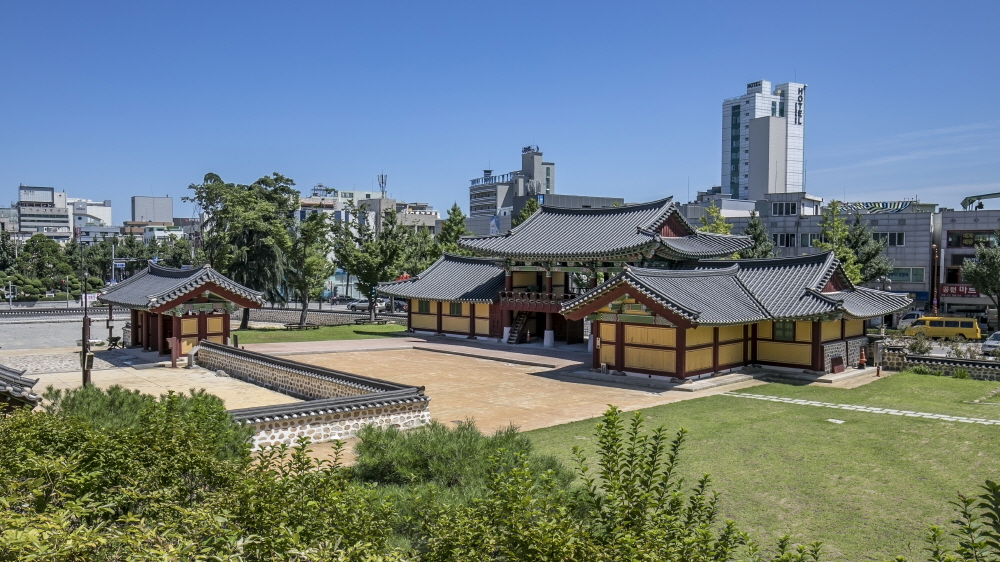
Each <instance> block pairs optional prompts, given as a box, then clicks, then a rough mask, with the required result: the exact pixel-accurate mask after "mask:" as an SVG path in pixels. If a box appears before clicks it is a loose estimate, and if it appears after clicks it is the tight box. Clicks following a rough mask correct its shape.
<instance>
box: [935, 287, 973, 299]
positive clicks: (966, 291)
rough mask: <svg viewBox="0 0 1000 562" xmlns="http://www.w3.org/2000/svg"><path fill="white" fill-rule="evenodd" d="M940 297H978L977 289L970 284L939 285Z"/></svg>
mask: <svg viewBox="0 0 1000 562" xmlns="http://www.w3.org/2000/svg"><path fill="white" fill-rule="evenodd" d="M941 296H942V297H978V296H979V291H977V290H976V288H975V287H973V286H972V285H941Z"/></svg>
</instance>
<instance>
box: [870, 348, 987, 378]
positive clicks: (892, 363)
mask: <svg viewBox="0 0 1000 562" xmlns="http://www.w3.org/2000/svg"><path fill="white" fill-rule="evenodd" d="M917 366H923V367H925V368H927V369H929V370H931V371H940V372H941V374H942V375H945V376H949V377H950V376H954V374H955V371H957V370H958V369H964V370H965V372H966V373H968V374H969V378H971V379H976V380H981V381H1000V361H982V360H977V359H949V358H947V357H936V356H930V355H907V354H906V353H905V352H904V351H901V350H899V351H897V350H892V351H890V350H885V351H883V352H882V368H883V369H885V370H887V371H904V370H906V369H912V368H914V367H917Z"/></svg>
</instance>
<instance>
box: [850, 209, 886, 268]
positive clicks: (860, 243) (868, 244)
mask: <svg viewBox="0 0 1000 562" xmlns="http://www.w3.org/2000/svg"><path fill="white" fill-rule="evenodd" d="M847 245H848V247H850V248H851V251H852V252H854V258H855V259H856V260H857V262H858V267H859V270H860V273H861V283H868V282H870V281H874V280H875V279H878V278H879V277H883V276H886V275H889V274H890V273H892V260H890V259H889V258H888V257H886V255H885V253H884V251H885V245H886V241H885V240H876V239H875V238H874V237H873V236H872V229H871V228H869V226H868V224H867V223H866V222H862V221H861V215H859V214H855V215H854V222H853V223H852V224H851V227H850V228H849V229H848V231H847Z"/></svg>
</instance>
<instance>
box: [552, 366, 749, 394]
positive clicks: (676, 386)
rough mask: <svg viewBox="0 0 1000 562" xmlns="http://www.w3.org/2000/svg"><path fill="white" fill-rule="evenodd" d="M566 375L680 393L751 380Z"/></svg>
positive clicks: (740, 377) (742, 377)
mask: <svg viewBox="0 0 1000 562" xmlns="http://www.w3.org/2000/svg"><path fill="white" fill-rule="evenodd" d="M566 375H567V376H571V377H574V378H579V379H587V380H592V381H600V382H607V383H611V384H621V385H626V386H637V387H642V388H658V389H661V390H678V391H681V392H697V391H699V390H707V389H709V388H717V387H720V386H726V385H730V384H736V383H740V382H744V381H749V380H753V377H751V376H750V375H744V374H743V373H734V374H730V375H720V376H718V377H710V378H707V379H701V380H697V381H691V382H683V383H677V382H671V381H670V380H669V379H667V378H665V377H657V376H654V377H651V378H645V377H640V376H632V375H624V376H623V375H610V374H608V375H606V374H604V373H599V372H595V371H572V372H569V373H566Z"/></svg>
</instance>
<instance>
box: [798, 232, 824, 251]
mask: <svg viewBox="0 0 1000 562" xmlns="http://www.w3.org/2000/svg"><path fill="white" fill-rule="evenodd" d="M816 242H826V236H824V235H823V234H816V233H807V232H803V233H802V247H803V248H812V247H814V246H815V245H816Z"/></svg>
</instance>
